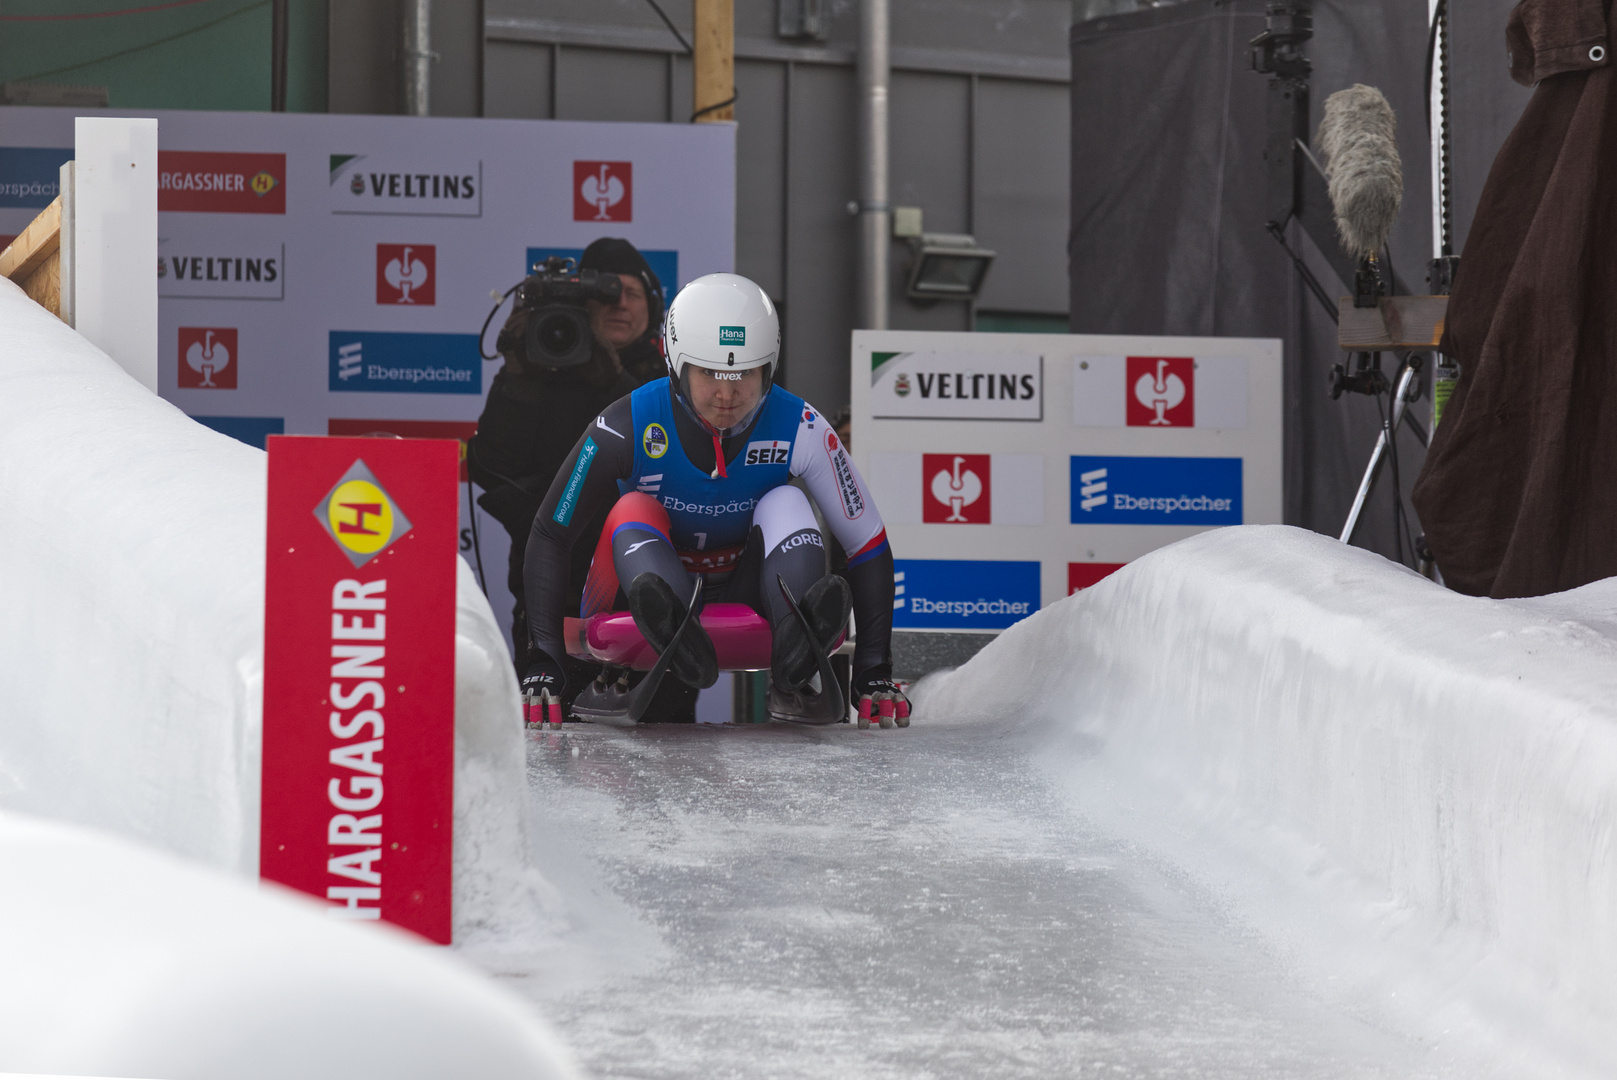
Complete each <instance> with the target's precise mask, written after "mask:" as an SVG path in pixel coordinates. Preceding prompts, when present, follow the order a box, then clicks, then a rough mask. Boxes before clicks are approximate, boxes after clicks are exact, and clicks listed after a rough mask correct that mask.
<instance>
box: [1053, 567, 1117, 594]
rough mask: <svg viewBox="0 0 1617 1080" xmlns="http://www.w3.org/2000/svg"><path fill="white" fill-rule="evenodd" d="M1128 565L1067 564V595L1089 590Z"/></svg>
mask: <svg viewBox="0 0 1617 1080" xmlns="http://www.w3.org/2000/svg"><path fill="white" fill-rule="evenodd" d="M1127 565H1128V564H1127V563H1120V562H1070V563H1068V564H1067V595H1068V596H1071V595H1072V594H1073V593H1075V592H1077V591H1078V590H1079V589H1087V588H1089V587H1090V586H1091V585H1093V584H1095V582H1097V581H1099V580H1101V579H1102V578H1104V577H1107V576H1109V575H1111V574H1113V573H1116V572H1117V571H1119V570H1121V569H1123V567H1125V566H1127Z"/></svg>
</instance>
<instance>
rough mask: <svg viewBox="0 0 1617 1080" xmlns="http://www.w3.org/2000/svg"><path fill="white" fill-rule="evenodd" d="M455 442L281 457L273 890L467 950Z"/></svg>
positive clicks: (398, 442) (270, 856)
mask: <svg viewBox="0 0 1617 1080" xmlns="http://www.w3.org/2000/svg"><path fill="white" fill-rule="evenodd" d="M459 469H460V455H459V452H458V451H457V449H456V444H455V443H454V442H452V441H450V440H448V439H396V438H395V439H389V438H340V437H339V438H325V439H321V438H308V437H297V436H272V437H271V438H270V439H269V494H268V525H267V545H266V563H265V596H264V756H263V796H262V801H261V809H260V825H259V836H260V840H259V872H260V874H261V876H262V877H264V878H265V879H267V880H270V881H275V882H279V883H280V884H282V885H286V886H289V887H291V888H294V889H297V890H299V891H301V892H305V893H308V894H309V895H311V896H314V897H316V898H318V899H321V900H324V901H326V902H327V903H328V905H329V907H328V910H329V911H330V913H331V914H332V915H333V916H334V917H337V918H347V919H359V920H377V919H385V920H387V921H388V922H390V923H393V924H395V925H397V926H402V927H404V928H405V929H407V930H413V931H414V932H416V933H417V934H420V935H421V936H422V937H425V938H427V939H428V940H429V941H435V942H438V943H439V944H443V945H447V944H449V941H450V915H451V911H450V892H451V889H450V886H451V877H450V871H451V865H452V860H451V855H452V847H453V839H454V812H455V805H454V783H455V577H456V562H455V521H456V502H457V499H456V490H457V485H456V478H457V473H458V471H459Z"/></svg>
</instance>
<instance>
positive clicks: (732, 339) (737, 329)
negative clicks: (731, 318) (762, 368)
mask: <svg viewBox="0 0 1617 1080" xmlns="http://www.w3.org/2000/svg"><path fill="white" fill-rule="evenodd" d="M746 343H747V328H746V327H745V326H721V327H719V344H720V345H745V344H746Z"/></svg>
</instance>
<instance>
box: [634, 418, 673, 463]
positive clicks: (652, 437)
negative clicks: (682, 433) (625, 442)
mask: <svg viewBox="0 0 1617 1080" xmlns="http://www.w3.org/2000/svg"><path fill="white" fill-rule="evenodd" d="M640 445H641V446H643V447H645V450H646V456H647V457H648V458H652V459H654V460H655V459H656V458H660V457H662V456H663V455H664V454H666V453H668V432H666V431H664V430H663V426H662V425H661V424H647V425H646V430H645V431H644V432H643V433H642V434H641V436H640Z"/></svg>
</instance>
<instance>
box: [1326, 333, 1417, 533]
mask: <svg viewBox="0 0 1617 1080" xmlns="http://www.w3.org/2000/svg"><path fill="white" fill-rule="evenodd" d="M1373 355H1374V357H1375V361H1374V367H1372V368H1370V369H1369V370H1370V371H1373V372H1374V374H1375V376H1376V377H1378V378H1379V379H1380V384H1381V387H1382V388H1383V389H1384V388H1385V387H1386V385H1387V382H1386V378H1385V376H1382V375H1381V354H1380V353H1375V354H1373ZM1422 364H1423V361H1422V358H1421V357H1420V356H1419V355H1418V354H1417V355H1414V356H1411V357H1410V358H1409V359H1408V360H1406V361H1405V362H1404V365H1403V373H1402V374H1401V375H1400V376H1399V377H1398V385H1397V387H1395V388H1394V390H1393V394H1392V409H1391V414H1392V415H1391V417H1390V418H1389V419H1384V420H1383V421H1382V426H1381V433H1380V434H1378V435H1377V436H1376V446H1375V449H1374V450H1372V451H1370V463H1369V464H1368V465H1366V466H1365V467H1364V478H1363V479H1362V480H1360V481H1359V490H1358V493H1357V494H1355V495H1354V496H1353V508H1352V509H1350V510H1349V511H1348V516H1347V521H1346V522H1344V523H1343V525H1342V535H1341V536H1339V537H1337V539H1338V540H1340V541H1342V543H1344V544H1350V543H1352V542H1353V534H1354V533H1355V532H1357V531H1358V528H1359V518H1360V517H1361V515H1362V514H1363V513H1364V504H1365V503H1366V502H1368V501H1369V498H1370V489H1371V488H1372V487H1374V486H1375V482H1376V477H1377V476H1378V475H1380V473H1381V463H1382V462H1383V461H1384V460H1386V456H1387V453H1388V451H1389V449H1390V447H1389V445H1388V444H1389V443H1390V442H1391V441H1392V437H1393V435H1394V433H1395V432H1397V430H1398V425H1399V424H1400V423H1407V424H1408V425H1409V428H1410V430H1411V431H1413V432H1414V433H1415V438H1416V439H1418V440H1420V444H1421V445H1422V446H1425V445H1426V429H1425V428H1423V427H1421V425H1420V421H1418V420H1416V419H1415V417H1414V416H1413V415H1411V414H1410V412H1409V409H1408V408H1407V406H1408V405H1409V403H1410V402H1413V401H1416V400H1418V399H1419V398H1420V382H1419V379H1420V371H1421V367H1422ZM1360 392H1369V391H1360ZM1332 396H1335V395H1334V394H1333V395H1332ZM1392 452H1393V453H1396V452H1397V451H1396V450H1395V449H1394V450H1392ZM1397 495H1398V498H1400V499H1402V498H1403V497H1404V496H1403V492H1401V491H1400V492H1398V493H1397ZM1394 512H1395V513H1396V510H1395V511H1394Z"/></svg>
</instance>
